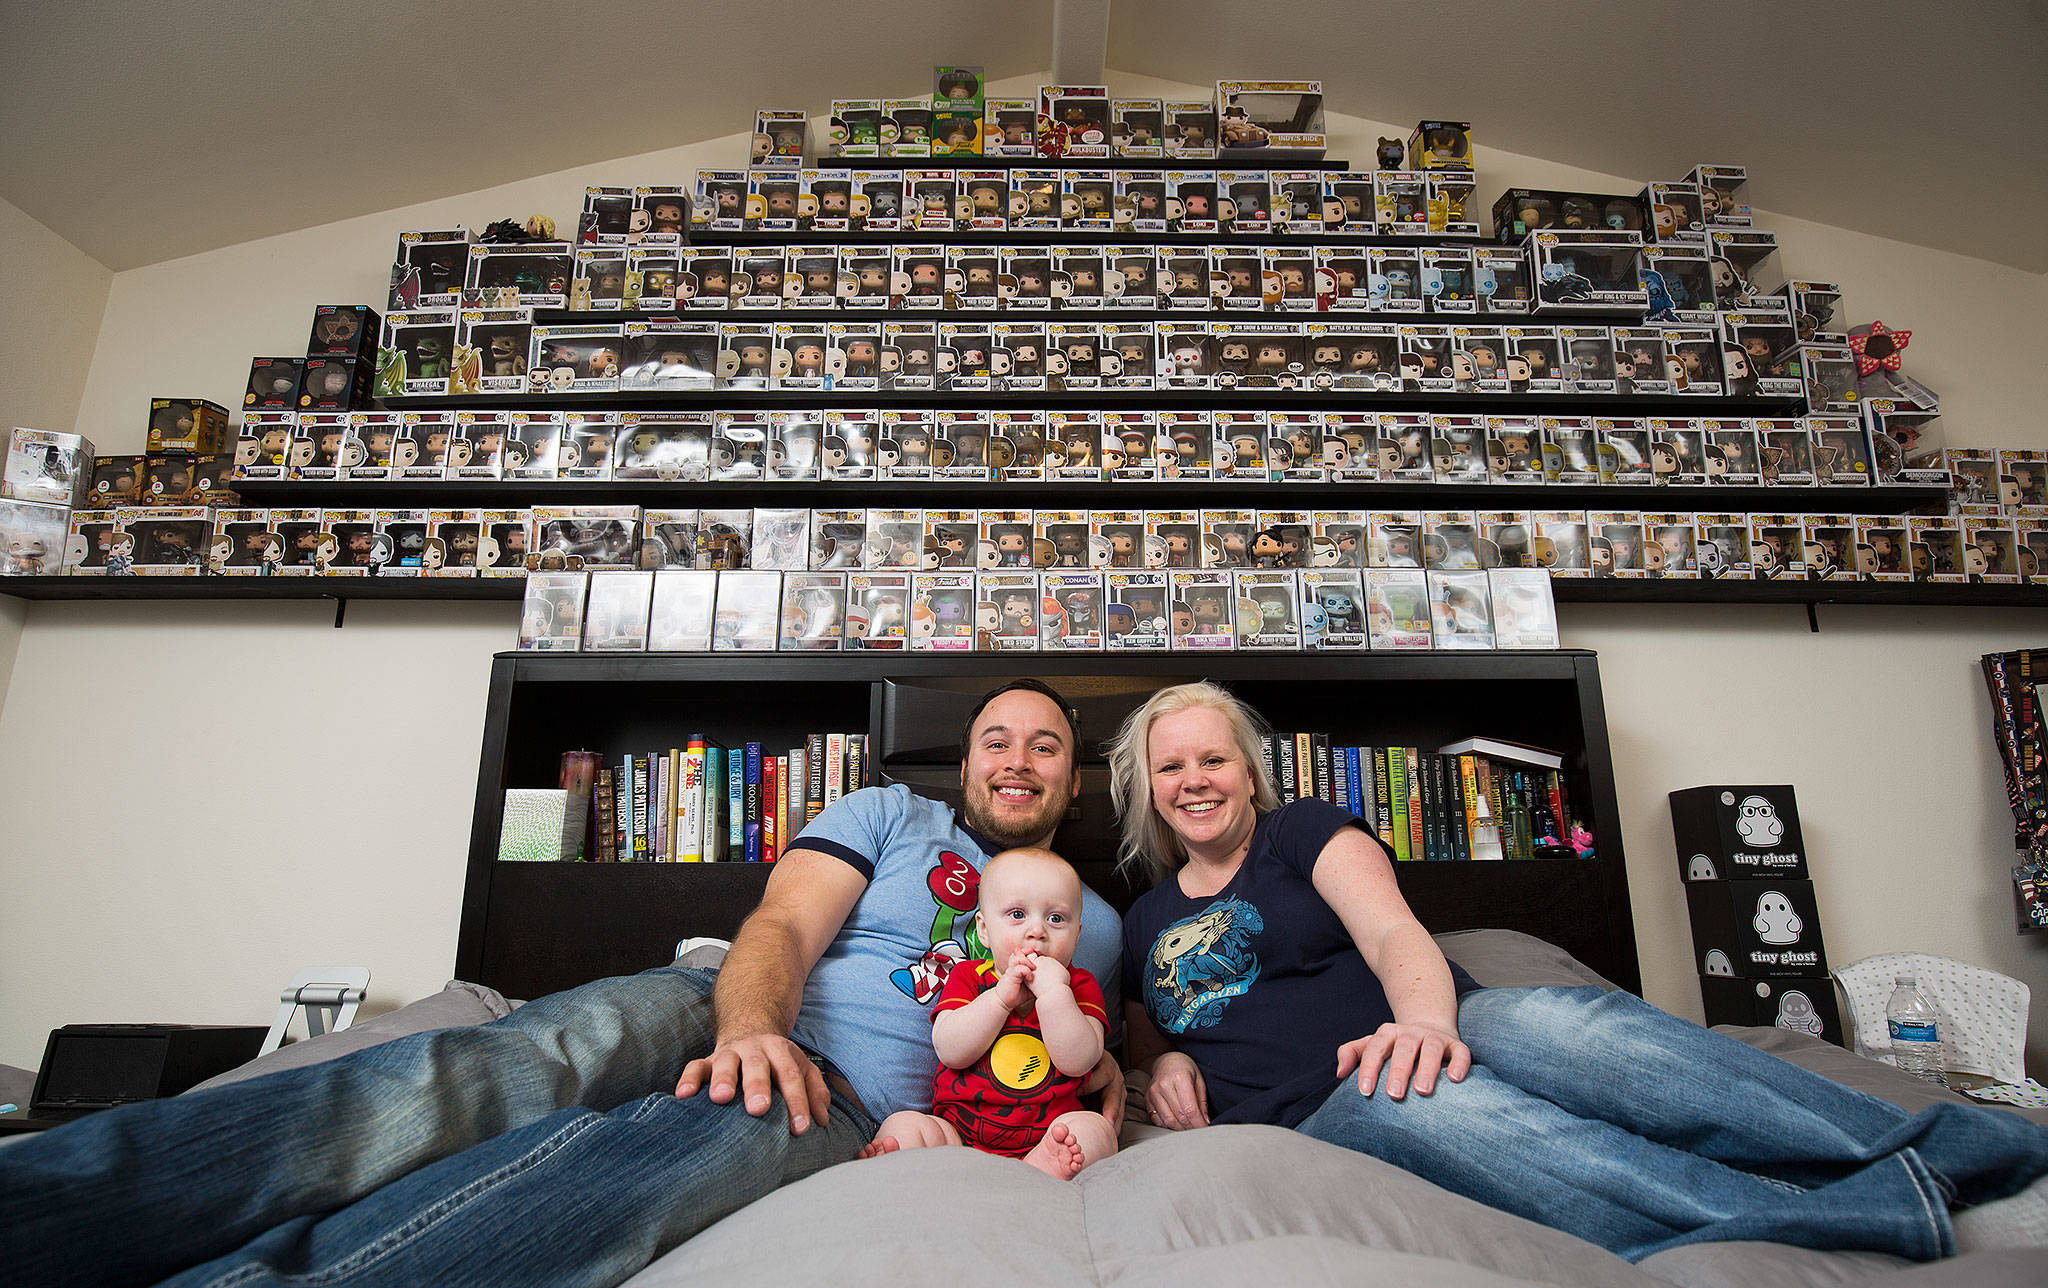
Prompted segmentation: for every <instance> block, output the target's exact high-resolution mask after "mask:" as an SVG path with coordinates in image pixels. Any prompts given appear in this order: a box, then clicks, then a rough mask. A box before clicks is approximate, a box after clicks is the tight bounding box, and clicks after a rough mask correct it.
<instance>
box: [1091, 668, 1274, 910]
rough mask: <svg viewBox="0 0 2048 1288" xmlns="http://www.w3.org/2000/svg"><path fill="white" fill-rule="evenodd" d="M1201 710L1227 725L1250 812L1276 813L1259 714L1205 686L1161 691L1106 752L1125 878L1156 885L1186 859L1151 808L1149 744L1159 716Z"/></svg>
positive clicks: (1215, 687)
mask: <svg viewBox="0 0 2048 1288" xmlns="http://www.w3.org/2000/svg"><path fill="white" fill-rule="evenodd" d="M1204 707H1205V708H1208V709H1209V710H1212V711H1218V712H1221V713H1222V715H1223V718H1224V719H1225V720H1226V721H1228V722H1229V724H1230V733H1231V737H1232V739H1233V740H1234V741H1235V742H1236V743H1237V749H1238V753H1239V754H1240V755H1242V756H1243V757H1244V762H1245V768H1246V770H1247V772H1248V773H1249V774H1250V776H1251V780H1252V807H1253V808H1254V809H1256V810H1258V811H1260V812H1262V813H1263V812H1264V811H1267V810H1273V809H1278V808H1280V794H1279V792H1277V791H1276V790H1274V787H1273V776H1272V775H1271V774H1270V773H1268V772H1266V759H1265V756H1264V755H1263V754H1262V753H1261V750H1260V740H1261V738H1262V737H1263V736H1264V735H1265V734H1266V733H1267V732H1268V731H1267V728H1266V722H1265V721H1264V720H1262V719H1260V718H1259V714H1258V712H1256V711H1253V710H1252V709H1251V708H1250V707H1248V706H1246V705H1245V704H1244V703H1242V702H1240V701H1238V700H1237V698H1236V697H1235V696H1234V695H1232V694H1231V692H1230V690H1228V689H1226V688H1224V687H1223V686H1222V685H1220V684H1213V683H1211V682H1209V681H1207V680H1198V681H1196V682H1195V683H1193V684H1179V685H1175V686H1174V687H1173V688H1170V689H1161V690H1160V691H1159V692H1157V693H1155V694H1153V695H1152V697H1151V698H1150V699H1149V700H1148V701H1147V702H1146V703H1145V705H1144V706H1142V707H1139V708H1138V709H1137V710H1136V711H1133V712H1132V713H1131V716H1130V718H1129V719H1128V720H1125V721H1124V724H1123V728H1121V729H1119V730H1118V731H1117V735H1116V740H1115V741H1114V742H1112V743H1111V744H1110V747H1109V797H1110V800H1111V801H1112V802H1113V803H1114V804H1115V806H1116V815H1117V827H1118V830H1119V831H1120V832H1121V833H1122V837H1121V840H1120V841H1119V843H1118V846H1117V865H1118V866H1119V867H1120V868H1122V869H1123V870H1124V871H1125V872H1126V873H1129V872H1131V871H1132V870H1133V869H1136V870H1141V871H1142V872H1143V873H1144V874H1145V877H1146V878H1147V880H1148V881H1150V882H1154V883H1156V882H1158V881H1160V880H1162V879H1164V878H1165V876H1166V875H1167V874H1168V873H1170V872H1172V871H1173V869H1174V868H1175V867H1176V866H1178V865H1179V864H1181V863H1183V862H1185V861H1186V859H1187V852H1186V851H1185V850H1183V849H1182V848H1181V844H1180V838H1179V837H1177V836H1175V835H1174V833H1173V829H1172V828H1170V827H1168V826H1167V825H1166V820H1165V819H1162V818H1160V817H1159V811H1157V810H1155V809H1153V808H1152V759H1151V752H1150V749H1149V747H1148V743H1149V741H1150V739H1151V737H1152V726H1153V725H1154V724H1155V723H1156V722H1157V721H1158V720H1159V718H1160V717H1161V716H1170V715H1174V714H1177V713H1179V712H1182V711H1192V710H1195V709H1196V708H1204Z"/></svg>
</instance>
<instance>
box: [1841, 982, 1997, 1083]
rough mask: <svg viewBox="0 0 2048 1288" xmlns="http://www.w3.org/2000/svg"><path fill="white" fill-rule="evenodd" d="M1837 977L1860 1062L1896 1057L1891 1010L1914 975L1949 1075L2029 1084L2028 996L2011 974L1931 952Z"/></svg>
mask: <svg viewBox="0 0 2048 1288" xmlns="http://www.w3.org/2000/svg"><path fill="white" fill-rule="evenodd" d="M1834 975H1835V980H1836V982H1837V983H1839V984H1840V985H1841V986H1842V993H1843V995H1844V996H1845V997H1847V998H1848V1002H1849V1006H1848V1014H1847V1015H1846V1017H1845V1018H1846V1019H1847V1020H1848V1022H1849V1030H1850V1046H1851V1048H1852V1049H1853V1050H1855V1051H1856V1052H1857V1053H1858V1054H1859V1055H1867V1056H1877V1057H1878V1058H1881V1059H1883V1058H1889V1056H1890V1054H1891V1037H1890V1033H1889V1030H1888V1029H1887V1028H1886V1026H1885V1018H1884V1010H1885V1004H1886V1003H1887V1002H1889V1001H1890V1000H1891V996H1892V990H1893V988H1894V987H1895V982H1896V980H1897V979H1898V977H1899V976H1901V975H1911V976H1912V977H1913V979H1914V981H1915V982H1916V983H1917V984H1918V986H1919V989H1920V992H1921V994H1922V995H1923V996H1924V997H1926V998H1927V1002H1928V1004H1929V1005H1930V1006H1932V1007H1933V1008H1934V1012H1935V1015H1936V1017H1937V1021H1938V1023H1939V1025H1940V1032H1941V1041H1942V1054H1943V1058H1944V1062H1945V1063H1946V1064H1947V1065H1948V1067H1949V1068H1950V1069H1952V1070H1954V1071H1956V1072H1958V1073H1969V1074H1975V1075H1977V1076H1979V1077H1985V1078H1990V1079H1992V1080H1994V1081H1997V1082H2012V1083H2018V1082H2025V1081H2026V1080H2027V1069H2026V1061H2025V1058H2024V1057H2025V1051H2026V1045H2027V999H2028V996H2029V992H2028V989H2027V986H2026V985H2025V984H2023V983H2021V982H2020V981H2019V980H2016V979H2014V978H2012V977H2011V976H2010V975H2001V974H1999V973H1998V972H1997V971H1995V970H1986V969H1984V968H1983V967H1982V966H1972V965H1970V964H1969V963H1967V962H1959V961H1956V960H1954V959H1953V958H1948V957H1936V956H1934V955H1933V954H1932V953H1879V954H1877V955H1876V956H1875V957H1865V958H1864V959H1863V960H1861V961H1856V962H1850V963H1849V964H1848V965H1847V966H1841V967H1837V968H1836V970H1835V972H1834Z"/></svg>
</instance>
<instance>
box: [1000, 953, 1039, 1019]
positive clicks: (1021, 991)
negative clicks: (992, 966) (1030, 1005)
mask: <svg viewBox="0 0 2048 1288" xmlns="http://www.w3.org/2000/svg"><path fill="white" fill-rule="evenodd" d="M1035 969H1036V966H1035V965H1034V959H1033V957H1032V955H1031V954H1030V953H1028V952H1026V951H1025V950H1024V949H1022V948H1019V949H1018V950H1017V951H1016V952H1014V953H1011V954H1010V961H1009V964H1008V965H1007V966H1005V967H1004V968H1003V977H1002V978H1001V979H999V980H997V981H996V986H995V990H994V991H995V995H996V1000H997V1001H999V1002H1001V1003H1002V1004H1003V1009H1004V1010H1007V1011H1014V1010H1016V1009H1017V1008H1018V1007H1019V1006H1021V1005H1023V1004H1024V998H1025V995H1026V990H1027V988H1028V986H1029V985H1030V983H1031V976H1032V972H1033V971H1034V970H1035Z"/></svg>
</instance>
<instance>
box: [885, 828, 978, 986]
mask: <svg viewBox="0 0 2048 1288" xmlns="http://www.w3.org/2000/svg"><path fill="white" fill-rule="evenodd" d="M924 880H925V885H926V886H927V887H928V888H929V889H930V890H931V892H932V902H934V903H936V904H937V905H938V906H939V911H938V914H937V915H936V916H934V917H933V918H932V930H931V947H930V948H928V949H926V950H925V952H924V955H923V956H921V957H919V958H918V959H917V960H916V961H914V962H912V963H910V965H908V966H899V967H897V968H896V969H895V970H893V971H890V972H889V982H890V983H892V984H894V985H895V986H896V987H897V988H898V989H899V990H901V991H902V993H903V995H904V996H905V997H908V998H910V999H911V1000H912V1001H915V1002H916V1003H917V1004H918V1005H920V1006H930V1005H931V1004H932V1002H933V1000H934V999H936V998H937V997H938V995H939V990H940V989H942V988H944V987H945V986H946V975H947V974H948V973H949V972H950V971H951V970H952V969H953V963H955V962H959V961H965V960H966V959H967V958H969V957H986V956H988V949H986V948H984V947H983V946H982V943H981V935H980V933H979V932H978V931H976V930H975V928H974V909H975V906H976V905H977V904H978V903H979V902H980V900H981V872H980V871H979V870H978V869H977V868H976V867H975V866H974V865H973V864H972V863H969V862H968V861H967V860H966V859H963V858H961V857H960V856H959V855H958V854H955V853H954V852H953V851H951V850H941V851H939V857H938V861H937V862H936V863H934V864H933V865H932V869H931V871H930V872H928V873H926V874H925V879H924Z"/></svg>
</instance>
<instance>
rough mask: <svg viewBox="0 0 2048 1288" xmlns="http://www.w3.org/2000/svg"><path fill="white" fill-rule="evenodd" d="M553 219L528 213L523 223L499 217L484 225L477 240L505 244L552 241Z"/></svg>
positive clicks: (553, 234)
mask: <svg viewBox="0 0 2048 1288" xmlns="http://www.w3.org/2000/svg"><path fill="white" fill-rule="evenodd" d="M554 239H555V221H554V220H552V219H550V218H548V217H547V216H546V215H528V216H527V217H526V222H525V223H523V224H522V223H519V222H517V221H515V220H511V219H500V220H498V221H497V222H495V223H492V224H490V225H488V226H486V227H485V228H484V230H483V232H482V233H480V234H479V235H478V236H477V240H478V241H480V242H484V243H487V244H490V245H506V244H512V243H518V242H536V241H553V240H554Z"/></svg>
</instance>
